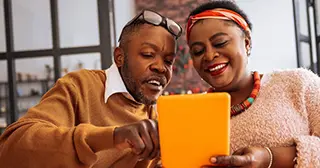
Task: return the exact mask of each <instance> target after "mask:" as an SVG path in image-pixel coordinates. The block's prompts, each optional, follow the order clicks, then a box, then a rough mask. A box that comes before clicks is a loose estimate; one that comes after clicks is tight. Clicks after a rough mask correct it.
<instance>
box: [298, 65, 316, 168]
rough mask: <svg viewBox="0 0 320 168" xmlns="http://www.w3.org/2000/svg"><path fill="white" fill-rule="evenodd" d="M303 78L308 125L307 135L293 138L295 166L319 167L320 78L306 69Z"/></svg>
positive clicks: (299, 167) (303, 167)
mask: <svg viewBox="0 0 320 168" xmlns="http://www.w3.org/2000/svg"><path fill="white" fill-rule="evenodd" d="M301 78H302V80H303V82H302V83H303V85H304V86H303V88H305V90H304V93H303V94H304V95H303V97H304V103H305V108H306V111H307V114H308V122H309V127H310V135H309V136H299V137H297V138H295V143H296V147H297V165H296V167H297V168H305V167H320V78H319V77H318V76H317V75H316V74H314V73H312V72H310V71H307V72H305V73H303V74H302V76H301Z"/></svg>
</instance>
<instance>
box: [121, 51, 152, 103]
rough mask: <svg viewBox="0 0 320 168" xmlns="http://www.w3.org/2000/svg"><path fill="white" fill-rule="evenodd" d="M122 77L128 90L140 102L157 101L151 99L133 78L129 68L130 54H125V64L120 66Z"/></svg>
mask: <svg viewBox="0 0 320 168" xmlns="http://www.w3.org/2000/svg"><path fill="white" fill-rule="evenodd" d="M120 71H121V74H122V79H123V81H124V84H125V85H126V88H127V90H128V92H129V93H130V94H131V96H132V97H133V98H134V99H135V100H136V101H137V102H139V103H143V104H145V105H153V104H155V103H156V101H155V100H150V99H148V98H147V97H146V96H144V94H143V93H142V91H141V88H139V87H138V84H137V83H136V82H135V81H134V80H133V75H132V74H131V72H130V70H129V64H128V56H127V55H126V54H125V56H124V63H123V66H122V67H121V68H120Z"/></svg>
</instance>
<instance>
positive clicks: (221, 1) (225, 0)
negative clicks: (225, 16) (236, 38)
mask: <svg viewBox="0 0 320 168" xmlns="http://www.w3.org/2000/svg"><path fill="white" fill-rule="evenodd" d="M217 8H223V9H228V10H232V11H234V12H236V13H238V14H239V15H241V16H242V17H243V19H244V20H245V21H246V22H247V24H248V25H249V28H250V30H252V23H251V22H250V20H249V18H248V16H247V15H246V14H245V13H244V11H243V10H242V9H240V8H239V6H238V5H237V4H236V3H235V2H233V1H231V0H212V1H210V2H207V3H204V4H202V5H200V6H199V7H197V8H195V9H194V10H192V11H191V13H190V14H189V16H188V18H189V17H190V16H193V15H196V14H199V13H201V12H204V11H206V10H212V9H217ZM237 26H238V27H240V26H239V25H238V24H237ZM240 28H241V27H240ZM241 30H243V28H241ZM243 31H245V30H243Z"/></svg>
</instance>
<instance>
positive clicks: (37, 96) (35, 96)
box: [0, 95, 42, 100]
mask: <svg viewBox="0 0 320 168" xmlns="http://www.w3.org/2000/svg"><path fill="white" fill-rule="evenodd" d="M41 97H42V95H22V96H17V98H18V99H19V98H21V99H28V98H41ZM6 99H8V97H0V100H6Z"/></svg>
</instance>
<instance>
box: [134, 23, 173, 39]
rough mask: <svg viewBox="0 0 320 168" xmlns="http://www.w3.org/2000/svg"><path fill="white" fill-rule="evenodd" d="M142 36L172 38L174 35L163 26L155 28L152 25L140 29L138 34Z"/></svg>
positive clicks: (142, 26) (145, 25)
mask: <svg viewBox="0 0 320 168" xmlns="http://www.w3.org/2000/svg"><path fill="white" fill-rule="evenodd" d="M137 33H139V34H140V35H142V36H144V35H148V36H159V35H161V36H170V37H172V38H174V37H173V35H172V34H171V33H170V32H169V31H168V30H167V29H165V28H164V27H162V26H154V25H151V24H143V25H141V26H140V27H139V29H138V32H137Z"/></svg>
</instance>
